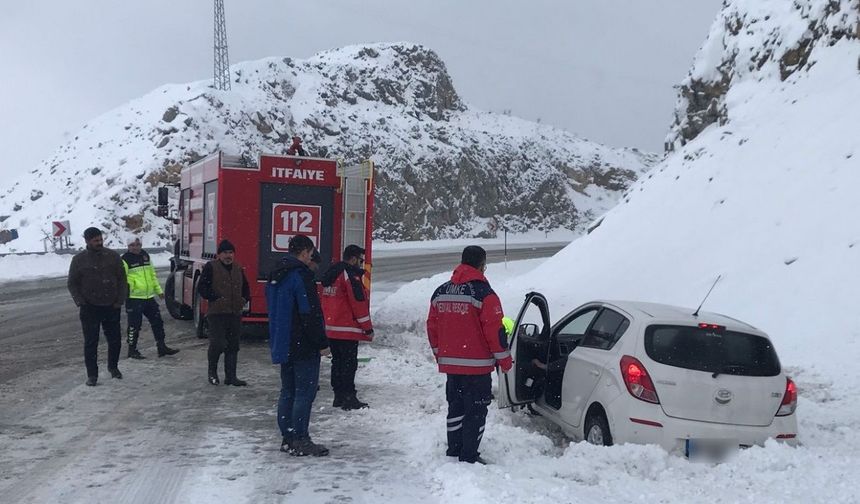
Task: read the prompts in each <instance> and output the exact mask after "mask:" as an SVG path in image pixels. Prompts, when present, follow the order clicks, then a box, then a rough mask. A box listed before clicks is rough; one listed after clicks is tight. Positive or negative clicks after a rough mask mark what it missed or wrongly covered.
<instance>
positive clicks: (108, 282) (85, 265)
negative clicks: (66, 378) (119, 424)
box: [68, 227, 128, 387]
mask: <svg viewBox="0 0 860 504" xmlns="http://www.w3.org/2000/svg"><path fill="white" fill-rule="evenodd" d="M84 240H86V242H87V248H86V249H85V250H84V251H83V252H80V253H78V254H77V255H75V257H74V258H73V259H72V264H71V265H70V266H69V278H68V288H69V293H71V295H72V299H73V300H74V301H75V304H76V305H77V306H78V307H79V308H80V318H81V328H82V329H83V333H84V362H85V363H86V366H87V385H89V386H91V387H92V386H95V384H96V383H97V382H98V379H99V366H98V362H97V360H98V351H99V327H100V326H101V327H102V328H104V333H105V339H106V340H107V344H108V371H110V375H111V376H112V377H114V378H119V379H121V378H122V373H120V372H119V368H118V367H117V365H118V363H119V352H120V348H121V347H122V335H121V331H122V329H121V328H120V307H122V303H123V302H124V301H125V299H126V296H128V283H127V281H126V277H125V269H124V268H123V266H122V259H120V256H119V254H117V253H116V252H114V251H113V250H110V249H108V248H105V246H104V240H103V239H102V232H101V231H100V230H99V229H98V228H94V227H90V228H87V229H86V230H85V231H84Z"/></svg>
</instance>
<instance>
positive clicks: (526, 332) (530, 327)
mask: <svg viewBox="0 0 860 504" xmlns="http://www.w3.org/2000/svg"><path fill="white" fill-rule="evenodd" d="M539 332H540V331H538V326H537V324H520V327H519V328H518V329H517V336H520V337H526V338H534V337H535V336H537V335H538V333H539Z"/></svg>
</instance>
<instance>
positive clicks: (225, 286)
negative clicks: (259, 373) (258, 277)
mask: <svg viewBox="0 0 860 504" xmlns="http://www.w3.org/2000/svg"><path fill="white" fill-rule="evenodd" d="M235 253H236V247H234V246H233V244H232V243H230V241H229V240H222V241H221V243H219V244H218V257H217V258H216V259H213V260H211V261H209V262H208V263H206V265H205V266H203V273H202V274H201V275H200V280H199V281H198V284H197V285H198V287H197V288H198V291H199V292H200V296H201V297H202V298H203V299H206V300H207V301H209V309H208V310H207V311H206V323H207V324H208V326H209V383H211V384H212V385H218V383H220V382H219V380H218V360H219V359H220V358H221V353H222V352H223V353H224V385H234V386H236V387H243V386H245V385H247V384H248V382H246V381H245V380H240V379H239V378H237V377H236V365H237V363H238V360H239V335H240V334H241V333H242V312H243V311H244V310H245V303H248V302H250V301H251V288H250V286H249V285H248V280H247V279H246V278H245V272H244V271H243V270H242V265H241V264H239V263H238V262H236V260H235Z"/></svg>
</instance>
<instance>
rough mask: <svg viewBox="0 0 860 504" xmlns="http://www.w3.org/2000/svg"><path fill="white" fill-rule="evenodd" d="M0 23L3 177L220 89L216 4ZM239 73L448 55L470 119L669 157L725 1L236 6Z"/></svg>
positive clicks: (60, 12) (45, 2) (171, 2)
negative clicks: (110, 126)
mask: <svg viewBox="0 0 860 504" xmlns="http://www.w3.org/2000/svg"><path fill="white" fill-rule="evenodd" d="M3 3H4V5H3V11H4V12H3V15H2V16H0V68H2V70H0V71H2V75H3V77H2V79H0V114H2V132H3V134H2V135H0V152H2V154H0V159H2V161H0V175H2V176H4V177H3V179H0V180H4V182H3V184H0V185H2V186H5V185H7V184H8V182H9V179H10V178H15V177H17V175H18V174H19V173H21V172H22V171H25V170H29V169H32V168H33V167H34V166H35V164H36V163H38V161H40V160H42V159H44V158H46V157H48V156H50V155H51V154H52V153H53V151H54V150H55V149H56V148H57V147H59V146H60V145H61V144H62V143H63V142H65V141H66V139H67V138H69V137H70V136H74V133H75V132H76V131H77V130H78V129H80V127H81V126H83V125H84V124H85V123H86V122H87V121H88V120H90V119H92V118H94V117H96V116H98V115H100V114H102V113H104V112H106V111H108V110H110V109H112V108H114V107H117V106H119V105H122V104H123V103H125V102H127V101H129V100H131V99H133V98H136V97H138V96H140V95H143V94H145V93H147V92H148V91H150V90H152V89H153V88H155V87H157V86H159V85H161V84H164V83H168V82H171V83H178V82H188V81H193V80H198V79H204V78H211V77H212V31H213V30H212V22H213V14H212V3H213V2H212V0H181V1H177V0H148V1H146V2H130V1H119V0H75V1H69V0H28V1H24V0H13V1H9V2H3ZM224 3H225V10H226V14H227V37H228V41H229V47H230V60H231V62H232V63H236V62H239V61H245V60H252V59H258V58H263V57H267V56H290V57H294V58H300V59H302V58H307V57H309V56H311V55H313V54H314V53H316V52H318V51H321V50H325V49H330V48H335V47H341V46H344V45H351V44H360V43H365V42H394V41H409V42H417V43H421V44H424V45H426V46H427V47H429V48H431V49H433V50H435V51H436V52H437V53H438V54H439V55H440V56H441V57H442V59H443V60H444V61H445V63H446V64H447V66H448V71H449V73H450V74H451V76H452V78H453V81H454V85H455V87H456V88H457V90H458V91H459V93H460V96H461V97H462V98H463V99H464V100H465V101H466V102H467V103H468V104H470V105H471V106H474V107H477V108H481V109H485V110H493V111H501V110H504V109H510V110H511V111H512V113H513V114H514V115H516V116H519V117H522V118H525V119H529V120H537V119H540V120H541V121H542V122H544V123H548V124H552V125H555V126H558V127H561V128H565V129H567V130H570V131H572V132H574V133H577V134H579V135H581V136H583V137H585V138H588V139H591V140H596V141H599V142H602V143H606V144H608V145H612V146H632V147H639V148H641V149H645V150H652V151H660V150H662V142H663V138H664V136H665V133H666V129H667V127H668V125H669V122H670V120H671V117H672V110H673V106H674V103H675V90H674V89H673V86H674V85H676V84H677V83H678V82H680V81H681V79H683V77H684V76H685V75H686V72H687V69H688V68H689V66H690V63H691V62H692V58H693V56H694V54H695V52H696V50H697V49H698V47H699V46H700V45H701V43H702V42H703V41H704V39H705V36H706V35H707V33H708V29H709V27H710V25H711V22H712V21H713V20H714V18H715V17H716V15H717V12H718V10H719V7H720V4H721V0H573V1H562V0H558V1H550V0H527V1H518V2H514V1H507V0H338V1H328V0H310V1H305V2H302V3H298V2H294V1H285V0H280V1H276V0H242V1H239V0H225V2H224Z"/></svg>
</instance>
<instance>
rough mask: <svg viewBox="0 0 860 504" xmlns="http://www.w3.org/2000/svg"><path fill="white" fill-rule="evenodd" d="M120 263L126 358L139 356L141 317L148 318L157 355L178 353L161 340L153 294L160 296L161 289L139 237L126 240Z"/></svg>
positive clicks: (159, 319)
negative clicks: (124, 285) (124, 284)
mask: <svg viewBox="0 0 860 504" xmlns="http://www.w3.org/2000/svg"><path fill="white" fill-rule="evenodd" d="M122 265H123V267H124V268H125V274H126V277H127V278H128V299H127V300H126V302H125V314H126V319H127V320H128V330H127V331H126V343H127V344H128V358H129V359H143V358H144V357H143V355H141V353H140V351H138V349H137V340H138V338H139V336H140V328H141V326H142V325H143V317H146V320H148V321H149V326H150V327H151V328H152V335H153V336H154V337H155V345H156V347H157V348H158V356H159V357H164V356H165V355H174V354H176V353H178V352H179V350H176V349H174V348H170V347H169V346H167V344H166V343H165V342H164V338H165V334H164V321H163V320H162V319H161V308H160V307H159V305H158V301H156V300H155V296H158V297H160V298H161V299H164V292H162V290H161V285H160V284H159V283H158V277H157V276H156V275H155V268H154V267H153V266H152V261H151V260H150V259H149V254H148V253H147V252H146V250H143V244H142V243H141V242H140V238H138V237H133V238H131V239H129V241H128V252H126V253H125V254H123V255H122Z"/></svg>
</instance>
